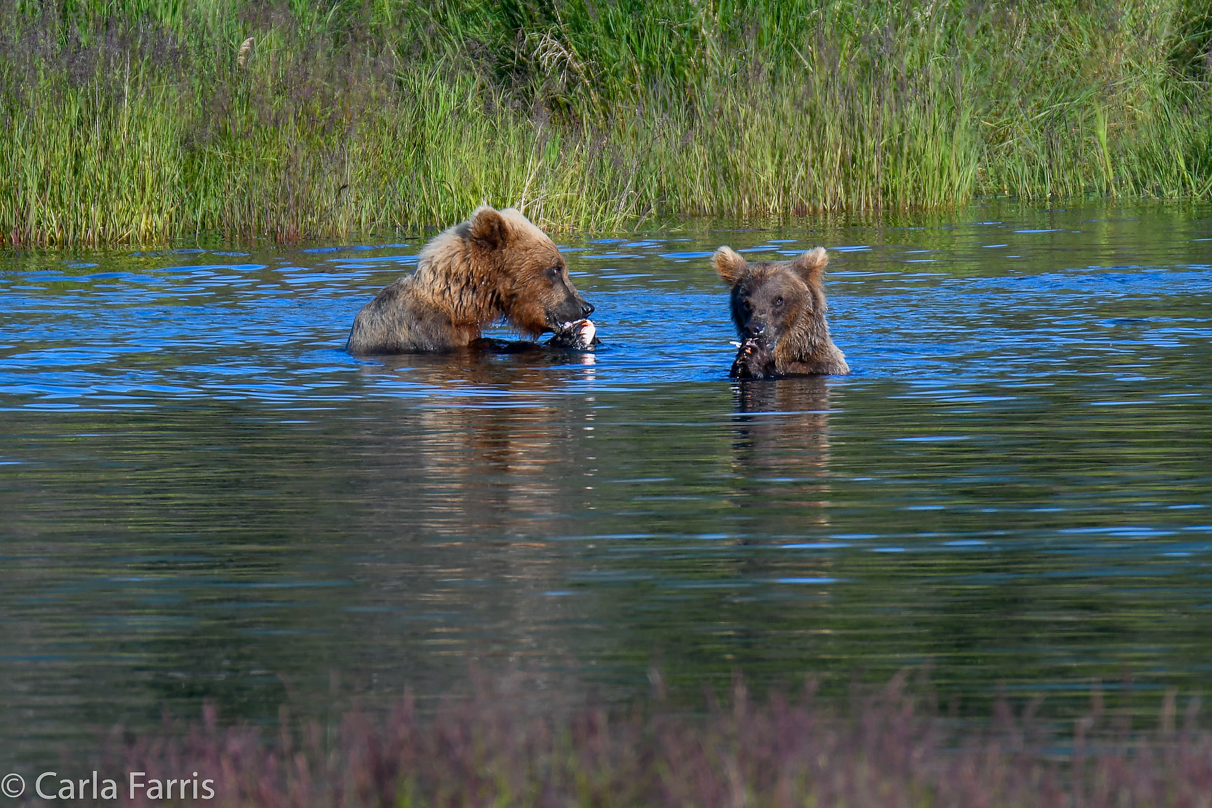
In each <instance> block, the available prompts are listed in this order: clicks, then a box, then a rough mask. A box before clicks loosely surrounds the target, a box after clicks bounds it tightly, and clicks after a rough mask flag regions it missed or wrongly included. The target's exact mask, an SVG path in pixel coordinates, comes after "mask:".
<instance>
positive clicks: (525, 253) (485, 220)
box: [464, 207, 593, 336]
mask: <svg viewBox="0 0 1212 808" xmlns="http://www.w3.org/2000/svg"><path fill="white" fill-rule="evenodd" d="M465 227H466V230H465V234H464V237H465V238H466V239H467V241H468V243H469V245H470V247H471V249H472V251H473V252H474V253H476V255H475V256H473V258H472V261H471V263H472V264H473V265H481V266H485V267H490V268H491V269H492V270H493V273H492V274H493V275H494V276H495V280H496V282H495V284H493V285H494V286H495V289H494V290H493V293H494V297H495V299H496V308H497V309H498V311H499V312H500V313H501V314H503V315H504V317H505V319H506V320H508V321H509V323H510V324H512V325H513V326H514V327H515V328H517V329H519V330H520V331H522V332H524V333H527V334H530V335H533V336H538V335H539V334H542V333H543V332H545V331H557V332H558V331H561V330H562V329H563V328H564V327H565V325H566V324H567V323H570V322H573V321H576V320H581V319H584V318H586V317H588V316H589V315H590V314H592V313H593V305H592V304H590V303H587V302H586V301H585V299H584V298H583V297H581V295H580V293H579V292H577V290H576V287H574V286H573V285H572V280H571V279H570V278H569V277H568V263H567V262H566V261H565V260H564V256H563V255H561V254H560V251H559V249H557V248H556V245H555V243H554V242H553V241H552V240H551V239H550V238H548V237H547V234H545V233H544V232H543V231H542V230H540V229H539V228H537V227H535V226H534V224H532V223H531V221H530V220H529V219H527V218H526V217H525V216H523V215H522V214H521V213H519V212H518V211H516V210H514V209H512V208H508V209H506V210H494V209H493V208H490V207H481V208H479V209H477V210H476V212H475V213H474V214H472V217H471V219H469V220H468V221H467V222H466V223H465Z"/></svg>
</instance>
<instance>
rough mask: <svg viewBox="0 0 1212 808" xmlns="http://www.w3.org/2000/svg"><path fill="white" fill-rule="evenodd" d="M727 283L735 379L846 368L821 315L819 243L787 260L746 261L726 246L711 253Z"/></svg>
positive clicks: (843, 370) (822, 260)
mask: <svg viewBox="0 0 1212 808" xmlns="http://www.w3.org/2000/svg"><path fill="white" fill-rule="evenodd" d="M711 262H712V264H713V265H714V266H715V271H716V272H718V273H719V275H720V277H721V278H723V279H724V280H725V281H726V282H727V283H728V285H729V286H731V287H732V321H733V322H734V323H735V324H736V330H737V333H739V334H740V336H741V340H742V341H741V345H740V347H739V348H738V349H737V354H736V360H735V361H734V362H733V363H732V372H731V375H732V377H733V378H734V379H769V378H777V377H779V376H812V375H824V374H844V373H849V372H850V368H849V366H848V365H847V364H846V357H845V356H844V355H843V354H842V352H841V351H840V350H838V347H837V346H836V345H834V344H833V340H832V339H831V338H830V336H829V324H828V323H827V322H826V321H825V311H826V309H827V306H826V305H825V284H824V280H823V276H824V274H825V265H826V264H828V263H829V256H828V255H827V254H826V253H825V248H824V247H817V248H816V249H814V250H809V251H808V252H806V253H804V254H802V255H800V256H797V257H796V258H795V259H794V260H791V261H774V262H768V263H760V264H759V263H755V264H749V263H747V262H746V261H745V259H744V258H742V257H741V256H739V255H737V254H736V253H735V252H733V251H732V250H731V249H730V248H728V247H720V248H719V249H718V250H716V251H715V255H713V256H712V258H711Z"/></svg>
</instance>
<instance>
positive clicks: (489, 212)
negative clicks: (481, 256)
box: [470, 205, 509, 250]
mask: <svg viewBox="0 0 1212 808" xmlns="http://www.w3.org/2000/svg"><path fill="white" fill-rule="evenodd" d="M470 235H471V238H472V241H475V242H477V243H479V244H480V245H481V246H483V247H486V248H487V249H490V250H499V249H500V248H501V247H502V246H504V244H505V239H506V238H507V236H508V235H509V231H508V228H507V227H506V225H505V217H504V216H502V215H501V214H500V212H499V211H497V210H494V209H493V208H490V207H488V206H487V205H485V206H483V207H481V208H476V212H475V213H473V214H471V229H470Z"/></svg>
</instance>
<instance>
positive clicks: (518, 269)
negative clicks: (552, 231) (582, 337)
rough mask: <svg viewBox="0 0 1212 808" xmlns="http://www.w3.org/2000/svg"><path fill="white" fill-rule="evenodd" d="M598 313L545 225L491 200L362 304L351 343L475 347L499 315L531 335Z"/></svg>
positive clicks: (383, 348)
mask: <svg viewBox="0 0 1212 808" xmlns="http://www.w3.org/2000/svg"><path fill="white" fill-rule="evenodd" d="M592 312H593V306H592V305H590V304H589V303H586V302H585V299H584V298H582V297H581V295H580V294H579V293H578V292H577V290H576V289H575V288H574V287H573V285H572V281H571V280H569V278H568V265H567V263H565V261H564V257H563V256H562V255H560V251H559V250H558V249H556V245H555V244H554V243H553V242H552V240H551V239H550V238H548V237H547V236H546V235H545V234H544V233H543V231H542V230H540V229H539V228H537V227H535V226H534V225H533V224H531V222H530V220H529V219H527V218H526V217H525V216H523V215H522V214H521V213H519V212H518V211H516V210H513V209H512V208H510V209H507V210H494V209H493V208H490V207H487V206H485V207H481V208H479V209H477V210H476V212H475V213H473V214H472V216H471V218H470V219H468V220H467V221H465V222H463V223H462V224H458V225H455V226H454V227H452V228H450V229H449V230H447V231H446V232H444V233H442V234H440V235H439V236H437V237H436V238H434V239H433V241H431V242H429V244H427V245H426V246H425V248H424V249H423V250H421V254H420V256H419V257H418V258H417V269H416V271H415V272H413V273H412V274H411V275H407V276H405V277H403V278H400V279H399V280H398V281H396V282H395V283H393V284H391V285H390V286H388V287H386V288H385V289H383V291H381V292H379V294H378V296H377V297H375V299H374V300H372V301H370V302H369V303H367V304H366V305H365V306H363V307H362V310H361V311H359V312H358V316H357V317H355V318H354V323H353V329H352V330H351V331H350V332H349V341H348V342H347V343H346V345H345V349H346V350H347V351H349V352H350V353H353V354H391V353H416V352H428V351H451V350H456V349H459V348H466V347H469V346H473V344H474V343H476V342H477V341H479V340H480V329H481V328H483V327H485V326H488V325H491V324H493V323H496V322H504V323H506V324H508V325H510V326H512V327H514V328H516V329H518V330H519V331H521V332H522V333H524V334H526V335H527V336H529V337H532V338H533V337H537V336H538V335H540V334H542V333H543V332H545V331H555V332H557V334H560V333H565V332H567V331H568V330H569V329H570V328H575V327H576V324H577V322H578V321H581V320H583V318H585V317H588V316H589V315H590V314H591V313H592ZM577 333H579V332H577ZM591 336H592V335H591Z"/></svg>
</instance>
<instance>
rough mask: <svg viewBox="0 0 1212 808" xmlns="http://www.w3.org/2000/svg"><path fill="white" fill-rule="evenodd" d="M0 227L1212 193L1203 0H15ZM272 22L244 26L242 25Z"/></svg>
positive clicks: (386, 222) (1211, 104)
mask: <svg viewBox="0 0 1212 808" xmlns="http://www.w3.org/2000/svg"><path fill="white" fill-rule="evenodd" d="M0 15H2V17H3V19H5V20H6V26H5V30H4V31H3V32H0V243H2V244H5V245H28V244H50V245H56V244H85V245H93V244H106V243H124V242H156V241H165V240H170V239H179V238H188V237H192V236H194V235H197V234H201V233H208V234H214V233H218V234H220V235H222V236H225V237H228V238H248V237H262V236H269V237H272V238H277V239H283V240H290V239H297V238H302V237H309V236H310V237H314V236H331V235H344V234H350V233H356V232H367V231H372V230H384V229H399V228H407V229H416V228H419V227H424V226H430V225H444V224H448V223H451V222H453V221H457V220H459V219H461V218H463V217H465V216H466V215H467V213H468V212H469V211H470V210H472V209H473V208H474V207H475V206H476V205H477V204H480V203H482V202H489V203H492V204H496V205H502V206H503V205H515V206H520V207H523V208H524V209H525V210H526V211H527V212H528V213H529V214H530V215H531V217H532V218H534V219H536V220H537V221H540V222H542V223H544V224H546V225H553V226H573V227H585V228H615V227H619V226H625V225H627V224H630V223H633V222H635V221H637V220H639V219H642V218H644V217H647V216H654V215H657V216H666V215H699V214H712V215H715V214H719V215H728V216H737V215H740V216H774V217H790V216H799V215H804V214H807V213H811V212H817V211H855V210H879V209H889V208H898V209H901V208H913V207H936V208H938V207H942V208H945V207H948V206H952V205H957V204H961V203H963V202H966V201H968V200H970V199H971V198H972V197H974V196H982V195H1012V196H1017V197H1020V198H1027V199H1044V198H1051V199H1058V198H1069V197H1075V196H1083V195H1090V194H1096V195H1112V196H1127V197H1131V196H1153V197H1167V198H1176V197H1177V198H1181V197H1200V198H1206V197H1208V196H1210V195H1212V91H1210V85H1209V73H1210V71H1212V53H1210V52H1209V45H1210V43H1212V20H1210V18H1209V11H1208V8H1207V5H1206V4H1203V5H1201V4H1199V3H1196V2H1194V0H1150V1H1149V2H1146V0H1127V1H1126V2H1123V3H1110V2H1107V3H1099V2H1088V1H1087V0H1062V1H1061V2H1055V3H1050V4H1044V5H1040V4H1019V3H1014V2H993V3H985V2H976V1H975V0H971V1H969V0H952V1H948V0H935V2H929V3H901V2H892V1H891V0H877V2H873V3H864V2H859V0H835V1H834V2H831V3H830V2H821V3H809V4H806V5H801V4H792V3H778V2H773V1H772V0H754V2H748V3H732V2H727V0H713V1H709V0H703V1H702V2H694V3H684V2H680V0H648V2H640V0H620V2H614V3H594V2H585V0H572V2H567V3H565V2H548V1H546V0H516V1H515V2H506V3H488V2H481V1H480V0H459V1H457V2H456V1H454V0H452V1H451V2H442V1H441V0H435V2H432V3H428V4H414V3H411V2H400V0H367V2H365V3H363V2H354V0H345V2H338V3H336V4H335V5H329V4H318V3H314V2H311V0H292V2H289V3H282V4H278V5H271V4H258V3H247V2H242V1H241V0H192V1H191V0H0ZM250 38H251V40H252V41H251V42H249V40H250Z"/></svg>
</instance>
